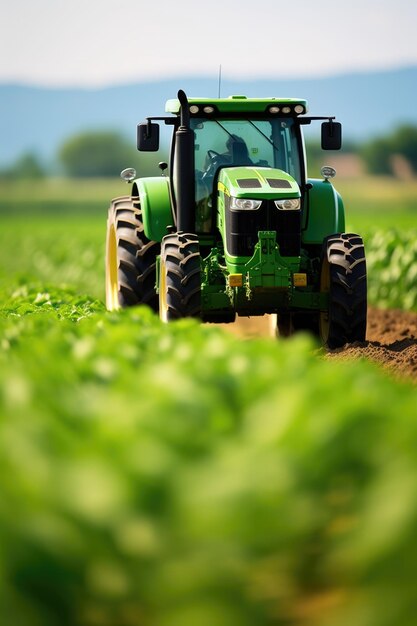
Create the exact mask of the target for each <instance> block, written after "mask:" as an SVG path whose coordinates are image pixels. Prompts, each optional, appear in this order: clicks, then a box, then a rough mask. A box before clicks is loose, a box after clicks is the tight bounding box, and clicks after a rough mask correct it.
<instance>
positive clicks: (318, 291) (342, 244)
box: [106, 91, 367, 349]
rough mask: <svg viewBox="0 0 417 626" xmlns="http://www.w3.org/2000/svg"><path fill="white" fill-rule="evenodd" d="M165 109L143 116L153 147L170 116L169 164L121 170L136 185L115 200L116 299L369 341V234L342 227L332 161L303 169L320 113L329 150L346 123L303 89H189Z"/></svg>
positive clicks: (176, 314)
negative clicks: (224, 92) (310, 103)
mask: <svg viewBox="0 0 417 626" xmlns="http://www.w3.org/2000/svg"><path fill="white" fill-rule="evenodd" d="M166 112H167V113H168V114H169V115H167V116H165V117H149V118H147V120H146V121H145V122H144V123H142V124H139V125H138V129H137V144H138V150H139V151H145V152H152V151H157V150H158V148H159V130H160V128H159V124H158V122H163V123H165V124H167V125H171V126H172V127H173V136H172V143H171V151H170V159H169V169H168V165H167V164H166V163H160V164H159V166H160V168H161V170H162V175H160V176H155V177H148V178H135V177H136V172H135V170H133V169H127V170H124V171H123V172H122V178H124V179H125V180H126V181H128V182H131V183H132V191H131V194H130V195H126V196H122V197H120V198H116V199H115V200H113V202H112V204H111V206H110V209H109V217H108V228H107V256H106V304H107V308H108V309H110V310H114V309H118V308H122V307H127V306H133V305H137V304H147V305H149V306H150V307H151V308H152V309H153V310H154V311H155V312H158V313H159V316H160V318H161V319H162V320H163V321H164V322H171V321H173V320H177V319H179V318H183V317H195V318H199V319H200V320H202V321H205V322H222V323H225V322H233V321H234V320H235V317H236V315H241V316H254V315H264V314H275V315H276V320H277V322H276V327H277V335H281V336H289V335H291V334H293V333H294V332H297V331H302V330H306V331H309V332H312V333H314V334H315V335H316V336H318V337H319V338H320V339H321V342H322V343H323V345H324V346H326V347H328V348H330V349H333V348H337V347H340V346H343V345H344V344H345V343H348V342H349V343H350V342H353V341H363V340H364V339H365V333H366V313H367V304H366V299H367V291H366V263H365V251H364V246H363V242H362V239H361V237H359V236H358V235H356V234H352V233H345V232H344V230H345V214H344V207H343V202H342V199H341V197H340V195H339V194H338V193H337V192H336V191H335V189H334V187H333V185H332V184H331V182H330V180H329V179H330V178H331V177H332V176H334V174H335V171H334V170H333V169H332V168H330V167H327V168H323V169H322V175H323V180H318V179H317V180H316V179H308V178H307V171H306V160H305V151H304V142H303V135H302V128H301V127H302V126H303V125H305V124H310V123H311V121H312V120H322V126H321V143H322V148H323V149H324V150H338V149H340V147H341V125H340V123H338V122H335V121H334V119H335V118H334V117H309V116H307V115H306V113H307V103H306V101H305V100H300V99H295V98H262V99H261V98H246V97H245V96H232V97H230V98H218V99H213V98H190V99H188V98H187V96H186V95H185V93H184V92H183V91H179V92H178V97H177V98H176V99H173V100H168V102H167V104H166ZM166 170H168V171H167V172H166Z"/></svg>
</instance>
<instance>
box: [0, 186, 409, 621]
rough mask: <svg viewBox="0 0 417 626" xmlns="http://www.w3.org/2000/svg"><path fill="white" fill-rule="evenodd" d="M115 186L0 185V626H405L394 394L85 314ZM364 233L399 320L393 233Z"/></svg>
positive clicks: (236, 343)
mask: <svg viewBox="0 0 417 626" xmlns="http://www.w3.org/2000/svg"><path fill="white" fill-rule="evenodd" d="M71 188H72V189H73V192H72V193H71ZM30 189H32V191H31V193H28V192H30ZM42 189H43V191H42ZM118 190H119V191H118ZM124 190H125V187H124V186H123V185H122V183H115V182H114V181H106V182H105V183H103V184H102V185H101V184H100V183H99V182H97V183H92V185H91V187H89V185H88V184H87V182H86V181H85V183H84V185H83V184H82V183H79V182H74V183H72V187H71V185H70V184H69V183H67V184H66V185H64V184H63V183H62V182H60V183H59V184H58V185H57V187H54V186H53V185H52V186H51V183H50V182H49V183H46V182H45V184H44V185H40V184H39V185H33V186H30V187H28V186H26V185H23V186H16V187H15V188H14V189H12V188H10V187H4V186H3V187H0V192H1V191H2V192H3V193H2V201H1V202H0V219H1V229H0V493H1V498H0V550H1V555H0V616H1V620H0V623H1V624H3V623H4V624H7V625H8V624H17V625H19V626H61V625H66V626H142V625H143V626H213V625H215V626H334V624H337V625H338V626H351V625H352V624H355V626H393V625H394V624H395V625H398V624H401V626H414V623H415V615H416V612H417V595H416V593H415V579H416V576H417V565H416V563H417V543H416V539H415V527H416V524H417V457H416V454H415V449H416V445H417V421H416V419H415V414H416V406H417V390H416V388H415V386H412V385H410V384H407V383H405V382H403V383H400V382H397V381H394V380H392V379H390V378H389V377H388V375H386V374H384V373H383V372H382V371H380V370H379V369H378V368H377V367H376V366H373V365H371V364H369V363H365V362H355V363H336V362H334V361H331V362H329V361H326V360H325V359H323V358H321V352H320V351H318V348H317V346H315V344H313V343H312V341H311V340H310V339H309V338H308V337H304V336H300V337H297V338H295V339H294V340H288V341H285V342H284V341H282V342H281V341H278V342H273V341H271V340H251V341H242V340H238V339H236V338H233V337H232V336H231V335H227V334H225V333H224V332H223V331H222V330H221V329H219V328H216V327H214V326H211V325H204V326H199V325H198V324H197V323H195V322H193V321H189V320H185V321H182V322H179V323H177V324H172V325H168V326H167V325H162V324H161V323H160V322H159V320H158V319H157V318H156V317H155V316H154V315H153V314H152V313H151V312H150V311H149V310H148V309H146V308H137V309H134V310H125V311H122V312H121V313H106V312H105V311H104V305H103V302H102V299H103V285H104V236H105V221H106V220H105V218H106V208H107V206H108V199H109V197H110V196H111V195H117V193H119V195H120V193H123V191H124ZM362 191H363V196H364V197H365V199H366V189H365V188H363V189H362ZM368 191H369V197H370V198H375V197H377V196H378V194H380V195H383V196H388V200H389V198H390V196H389V194H387V192H386V190H385V192H384V191H383V190H381V189H380V187H379V186H376V187H375V189H374V188H372V189H371V190H368ZM393 193H394V191H393ZM8 194H9V195H8ZM60 194H62V195H63V196H64V197H63V199H62V198H61V200H62V202H63V205H62V206H61V209H59V206H60V205H59V197H60ZM107 194H109V195H107ZM106 197H107V200H106ZM353 197H355V196H353ZM32 199H33V200H34V202H35V205H34V207H35V208H33V207H32V205H31V200H32ZM71 199H73V201H74V205H73V209H74V212H73V213H71V212H70V209H71ZM9 201H10V203H13V211H12V212H11V214H10V213H9V212H8V211H7V206H8V202H9ZM54 203H56V204H55V206H56V207H57V210H56V213H54ZM354 206H356V208H357V211H356V212H355V211H353V219H354V220H357V222H356V224H357V225H358V226H359V222H360V219H361V214H363V209H362V205H360V204H358V205H356V204H355V205H354ZM379 206H380V205H379ZM389 206H390V204H389V201H387V211H389ZM31 207H32V209H31ZM42 207H44V208H42ZM371 212H372V211H371ZM382 212H383V211H382ZM380 213H381V211H379V213H378V212H376V213H375V216H376V217H377V216H378V215H379V214H380ZM388 214H389V213H388ZM406 215H408V212H406ZM398 225H399V220H398V218H397V226H398ZM365 238H366V241H367V253H368V266H369V274H370V294H371V298H372V301H373V303H375V304H378V303H381V302H382V303H383V304H386V305H387V306H388V305H392V303H393V301H394V303H395V304H396V305H400V306H405V305H407V304H408V305H410V306H411V308H412V307H413V306H415V303H414V305H413V303H412V302H411V300H410V296H409V294H410V293H411V292H412V281H413V276H414V275H415V269H414V268H415V267H416V262H415V260H414V259H415V256H416V254H417V251H416V247H415V243H414V240H415V239H417V237H416V236H415V232H414V233H413V232H408V233H406V234H404V233H403V232H401V231H398V232H396V233H394V232H391V231H390V230H385V232H383V231H382V230H377V231H376V232H374V230H373V229H369V230H368V231H367V232H366V233H365ZM397 251H398V252H397ZM416 260H417V259H416ZM398 264H399V267H400V271H398V270H396V267H397V265H398ZM413 272H414V274H413ZM404 276H407V279H405V278H404ZM403 278H404V280H403ZM394 287H398V289H397V290H395V289H394ZM407 297H408V300H407ZM393 298H394V300H393Z"/></svg>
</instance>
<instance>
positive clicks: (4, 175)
mask: <svg viewBox="0 0 417 626" xmlns="http://www.w3.org/2000/svg"><path fill="white" fill-rule="evenodd" d="M45 175H46V170H45V167H44V165H43V164H42V163H41V161H40V159H39V157H38V156H37V155H36V154H35V153H34V152H27V153H25V154H23V155H22V156H21V157H19V158H18V159H17V161H15V162H14V163H13V164H12V165H11V166H10V167H8V168H6V169H3V170H0V179H3V180H10V181H12V182H13V183H15V182H16V181H25V180H28V181H33V180H39V179H43V178H44V177H45Z"/></svg>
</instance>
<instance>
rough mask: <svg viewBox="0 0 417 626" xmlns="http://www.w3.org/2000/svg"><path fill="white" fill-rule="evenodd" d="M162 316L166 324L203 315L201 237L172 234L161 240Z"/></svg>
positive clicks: (160, 290)
mask: <svg viewBox="0 0 417 626" xmlns="http://www.w3.org/2000/svg"><path fill="white" fill-rule="evenodd" d="M159 273H160V278H159V316H160V318H161V320H162V321H163V322H171V321H173V320H176V319H180V318H182V317H199V316H200V313H201V257H200V247H199V243H198V237H197V236H196V235H193V234H190V233H182V232H180V233H172V234H169V235H166V236H165V237H164V238H163V240H162V248H161V261H160V272H159Z"/></svg>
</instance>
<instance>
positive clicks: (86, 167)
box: [0, 124, 417, 179]
mask: <svg viewBox="0 0 417 626" xmlns="http://www.w3.org/2000/svg"><path fill="white" fill-rule="evenodd" d="M167 152H168V149H167V148H165V150H161V152H160V153H159V154H156V155H155V153H151V154H140V155H139V154H138V152H137V151H136V148H135V146H134V145H133V144H132V142H131V141H129V140H127V139H126V138H125V137H124V136H123V135H122V134H120V133H119V132H118V131H89V132H82V133H79V134H77V135H74V136H72V137H69V138H68V139H67V140H66V141H64V142H63V144H62V145H61V146H60V148H59V150H58V153H57V157H56V161H57V163H58V164H59V166H60V169H61V172H62V173H63V174H64V175H66V176H70V177H114V176H117V175H118V173H119V172H120V171H121V170H122V169H123V168H125V167H137V168H138V174H139V175H140V176H148V175H152V174H156V173H157V167H156V166H157V163H158V161H160V160H166V159H167ZM343 153H344V154H355V155H357V156H358V157H360V159H361V160H362V162H363V164H364V166H365V169H366V170H367V171H368V173H369V174H374V175H395V174H396V170H395V158H398V157H401V158H402V159H404V161H405V162H406V163H407V164H408V167H409V168H410V171H411V172H412V174H413V175H416V174H417V126H414V125H411V124H406V125H402V126H400V127H398V128H396V129H394V130H393V131H392V132H391V133H390V134H388V135H384V136H382V137H377V138H374V139H371V140H369V141H366V142H363V143H352V142H349V141H348V142H345V144H344V147H343ZM325 156H326V154H325V153H324V154H323V152H322V150H321V148H320V145H319V144H318V143H314V142H308V143H307V157H308V162H309V171H313V170H316V169H317V168H318V167H319V164H320V163H321V162H322V161H323V158H324V157H325ZM48 174H49V172H48V168H47V167H46V166H45V165H44V164H43V163H42V161H41V159H40V158H39V157H38V156H37V155H36V154H35V153H32V152H31V153H27V154H24V155H23V156H22V157H20V158H19V159H18V160H17V161H16V162H15V163H13V164H12V165H11V166H10V167H8V168H6V169H3V170H2V171H1V172H0V176H1V177H2V178H10V179H22V178H27V179H36V178H42V177H44V176H46V175H48Z"/></svg>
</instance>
